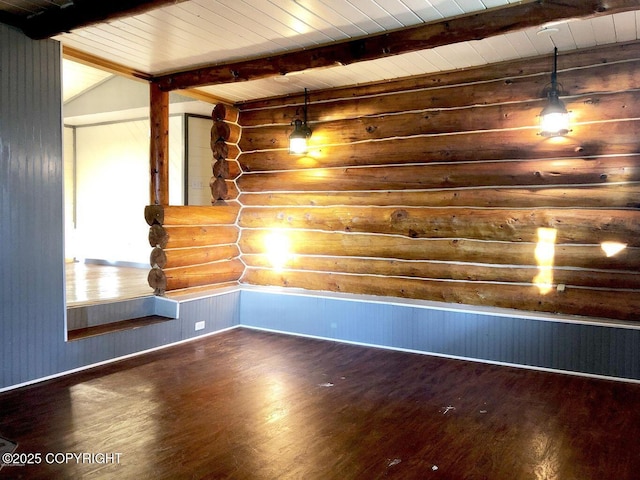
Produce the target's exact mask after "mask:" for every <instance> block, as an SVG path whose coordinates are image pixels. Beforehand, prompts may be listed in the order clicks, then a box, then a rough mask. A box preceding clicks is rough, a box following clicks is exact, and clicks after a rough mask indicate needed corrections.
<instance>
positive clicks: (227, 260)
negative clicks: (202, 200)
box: [145, 104, 244, 295]
mask: <svg viewBox="0 0 640 480" xmlns="http://www.w3.org/2000/svg"><path fill="white" fill-rule="evenodd" d="M211 119H212V126H211V152H212V160H211V171H212V176H211V181H210V187H211V205H212V206H211V207H203V206H193V205H186V206H164V205H149V206H147V207H146V209H145V220H146V221H147V224H148V225H149V245H150V246H151V247H152V249H153V250H152V251H151V255H150V258H149V263H150V265H151V271H150V272H149V276H148V282H149V285H150V286H151V287H152V288H153V289H154V293H155V294H156V295H162V294H164V293H165V292H167V291H171V290H180V289H186V288H192V287H201V286H224V285H230V284H231V285H236V284H237V283H238V280H239V279H240V277H241V275H242V273H243V271H244V264H243V263H242V262H241V260H240V250H239V247H238V238H239V228H238V225H237V219H238V212H239V211H240V204H239V203H238V200H237V198H238V189H237V187H236V184H235V179H236V178H237V177H238V176H239V174H240V167H239V165H238V162H237V161H236V158H237V156H238V154H239V148H238V140H239V138H240V127H239V125H238V124H237V119H238V110H237V109H235V108H233V107H229V106H227V105H223V104H217V105H215V107H214V108H213V111H212V114H211Z"/></svg>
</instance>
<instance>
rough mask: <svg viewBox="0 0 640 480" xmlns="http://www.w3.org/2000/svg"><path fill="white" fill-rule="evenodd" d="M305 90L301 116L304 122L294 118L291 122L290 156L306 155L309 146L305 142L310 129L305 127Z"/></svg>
mask: <svg viewBox="0 0 640 480" xmlns="http://www.w3.org/2000/svg"><path fill="white" fill-rule="evenodd" d="M308 100H309V99H308V96H307V89H306V88H305V89H304V107H303V109H302V114H303V118H304V121H302V120H300V119H299V118H296V119H295V120H294V122H293V132H291V135H289V153H290V154H292V155H303V154H305V153H307V150H308V148H309V146H308V145H307V140H308V139H309V137H310V136H311V129H310V128H309V126H308V125H307V104H308Z"/></svg>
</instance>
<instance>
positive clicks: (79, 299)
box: [65, 262, 153, 307]
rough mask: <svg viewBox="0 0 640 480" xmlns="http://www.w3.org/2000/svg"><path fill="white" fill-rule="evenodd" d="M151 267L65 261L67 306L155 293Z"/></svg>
mask: <svg viewBox="0 0 640 480" xmlns="http://www.w3.org/2000/svg"><path fill="white" fill-rule="evenodd" d="M148 275H149V269H144V268H133V267H118V266H112V265H96V264H91V263H79V262H75V263H67V264H65V291H66V302H67V307H72V306H78V305H86V304H92V303H101V302H105V301H113V300H122V299H128V298H136V297H144V296H148V295H153V289H152V288H151V287H150V286H149V283H148V282H147V276H148Z"/></svg>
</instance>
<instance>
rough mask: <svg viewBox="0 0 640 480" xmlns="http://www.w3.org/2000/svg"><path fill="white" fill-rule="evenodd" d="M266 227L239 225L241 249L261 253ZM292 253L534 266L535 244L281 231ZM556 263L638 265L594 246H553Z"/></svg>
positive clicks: (633, 257) (633, 253) (636, 258)
mask: <svg viewBox="0 0 640 480" xmlns="http://www.w3.org/2000/svg"><path fill="white" fill-rule="evenodd" d="M271 232H272V230H271V229H256V230H246V229H245V230H243V231H242V233H241V236H240V239H239V241H238V245H239V246H240V250H241V251H242V253H243V254H262V253H266V246H265V238H266V236H267V235H268V234H270V233H271ZM285 234H286V236H287V238H288V240H289V242H290V244H291V254H292V255H294V256H295V255H327V256H335V257H342V256H344V257H364V258H387V259H397V260H431V261H438V262H440V261H443V262H463V263H469V264H487V265H491V264H494V265H505V266H513V265H518V266H537V261H536V256H535V250H536V244H535V243H523V242H513V243H510V242H492V241H481V240H455V239H454V240H451V239H421V238H408V237H391V236H388V235H372V234H358V233H340V232H318V231H314V232H311V231H306V230H287V231H286V232H285ZM554 265H555V266H557V267H570V268H585V269H600V270H619V271H629V272H637V271H639V270H640V248H633V247H630V248H626V249H625V250H623V251H622V252H620V253H619V254H618V255H615V256H613V257H607V256H605V255H604V254H603V251H602V249H601V247H600V246H599V245H556V246H555V252H554Z"/></svg>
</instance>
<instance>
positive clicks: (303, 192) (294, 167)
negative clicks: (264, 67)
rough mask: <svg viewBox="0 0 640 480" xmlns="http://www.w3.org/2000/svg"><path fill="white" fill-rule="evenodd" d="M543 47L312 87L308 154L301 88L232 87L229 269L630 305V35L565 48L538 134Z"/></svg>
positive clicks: (633, 216) (417, 290)
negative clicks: (244, 95)
mask: <svg viewBox="0 0 640 480" xmlns="http://www.w3.org/2000/svg"><path fill="white" fill-rule="evenodd" d="M552 60H553V59H552V53H551V52H550V54H549V55H548V56H543V57H540V58H535V59H527V60H524V61H515V62H507V63H502V64H494V65H489V66H485V67H480V68H475V69H470V70H465V71H456V72H450V73H442V74H436V75H430V76H422V77H415V78H409V79H403V80H399V81H393V82H387V83H380V84H372V85H363V86H359V87H355V88H344V89H333V90H329V91H320V92H311V94H310V105H309V112H308V114H309V119H310V126H311V128H312V130H313V135H312V137H311V139H310V143H311V151H310V153H309V155H308V156H306V157H296V156H291V155H289V154H288V152H287V141H288V135H289V133H290V132H291V128H292V127H291V126H290V124H291V121H292V119H294V118H295V115H296V111H297V110H299V108H300V105H301V104H302V101H303V97H302V95H300V96H298V97H288V98H284V99H270V100H265V101H259V102H252V103H246V104H241V105H239V106H238V107H239V109H240V116H239V124H240V125H241V126H242V135H241V139H240V141H239V143H238V146H239V148H240V155H239V157H238V162H239V164H240V167H241V169H242V174H241V176H240V177H239V178H238V180H237V186H238V189H239V191H240V196H239V202H240V204H241V205H242V209H241V211H240V216H239V226H240V229H241V233H240V238H239V242H238V245H239V248H240V251H241V252H242V256H241V258H242V261H243V262H244V264H246V266H247V267H246V270H245V272H244V274H243V276H242V278H241V282H243V283H247V284H259V285H278V286H288V287H299V288H305V289H313V290H325V291H339V292H353V293H362V294H373V295H385V296H395V297H405V298H414V299H426V300H435V301H446V302H455V303H462V304H469V305H483V306H497V307H506V308H514V309H521V310H528V311H544V312H556V313H562V314H570V315H571V314H576V315H586V316H596V317H604V318H610V319H622V320H640V315H639V312H640V295H638V293H639V292H640V273H639V271H640V268H639V267H640V240H639V239H640V212H639V207H640V80H639V79H640V42H635V43H630V44H623V45H615V46H609V47H600V48H597V49H591V50H588V51H579V52H576V53H569V54H564V55H563V54H561V55H560V56H559V58H558V68H559V72H558V80H559V82H560V84H561V85H562V90H563V95H562V98H563V100H564V101H565V104H566V105H567V108H568V110H570V111H571V119H572V127H571V128H572V131H571V132H570V133H569V135H567V136H566V137H563V138H551V139H549V138H544V137H541V136H540V135H538V127H537V120H538V119H537V116H538V114H539V112H540V111H541V110H542V108H543V106H544V104H545V101H546V100H545V98H544V94H543V92H544V89H545V86H547V85H548V83H549V81H550V69H551V66H552ZM274 230H277V231H279V232H280V235H282V237H281V238H283V239H286V240H282V241H281V242H280V243H281V244H287V243H288V244H289V245H290V252H289V254H288V255H286V261H285V263H284V265H281V268H274V265H273V263H272V261H271V260H270V257H268V256H267V255H266V250H265V249H266V247H265V238H266V237H267V236H268V235H269V234H270V233H272V232H273V231H274ZM545 234H551V237H550V239H549V238H545V237H544V235H545ZM603 242H619V243H622V244H624V245H626V248H624V249H623V250H622V251H621V252H619V253H617V254H615V255H613V256H607V255H606V254H605V252H604V250H603V249H602V243H603Z"/></svg>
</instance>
